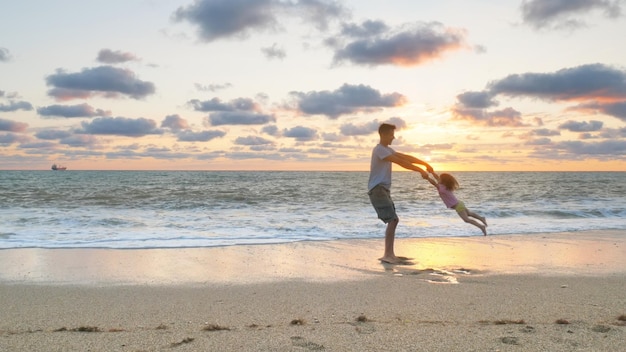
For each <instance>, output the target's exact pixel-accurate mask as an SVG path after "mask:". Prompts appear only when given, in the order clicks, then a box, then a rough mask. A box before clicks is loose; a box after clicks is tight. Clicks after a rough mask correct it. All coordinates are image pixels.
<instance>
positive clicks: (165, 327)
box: [154, 323, 167, 330]
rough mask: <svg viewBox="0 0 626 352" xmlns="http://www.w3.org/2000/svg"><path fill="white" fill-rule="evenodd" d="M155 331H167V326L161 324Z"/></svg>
mask: <svg viewBox="0 0 626 352" xmlns="http://www.w3.org/2000/svg"><path fill="white" fill-rule="evenodd" d="M154 329H155V330H167V325H165V324H163V323H161V324H159V326H157V327H156V328H154Z"/></svg>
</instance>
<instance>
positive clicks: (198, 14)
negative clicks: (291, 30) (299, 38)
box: [172, 0, 346, 42]
mask: <svg viewBox="0 0 626 352" xmlns="http://www.w3.org/2000/svg"><path fill="white" fill-rule="evenodd" d="M345 13H346V11H345V10H344V8H343V7H342V6H341V5H340V4H339V3H338V2H336V1H325V0H296V1H279V0H196V1H194V3H193V4H191V5H189V6H186V7H179V8H178V9H177V10H176V11H175V12H174V14H173V15H172V18H173V19H174V20H175V21H179V22H181V21H186V22H189V23H191V24H192V25H194V26H196V27H197V29H198V35H199V37H200V39H201V40H202V41H205V42H211V41H214V40H217V39H223V38H232V37H234V38H246V37H247V36H248V35H249V34H250V33H251V32H255V31H258V32H261V31H270V30H277V29H278V28H279V23H281V22H284V21H281V20H280V19H279V18H278V16H280V15H287V16H293V17H298V18H301V19H303V20H304V21H305V22H307V23H313V24H314V25H315V26H316V28H318V29H320V30H324V29H326V28H327V26H328V23H329V22H330V21H332V20H333V19H335V18H338V17H341V16H343V15H344V14H345Z"/></svg>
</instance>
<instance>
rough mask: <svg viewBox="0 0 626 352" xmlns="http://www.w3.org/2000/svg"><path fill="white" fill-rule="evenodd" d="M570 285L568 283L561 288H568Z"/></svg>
mask: <svg viewBox="0 0 626 352" xmlns="http://www.w3.org/2000/svg"><path fill="white" fill-rule="evenodd" d="M568 287H569V286H567V285H561V288H568Z"/></svg>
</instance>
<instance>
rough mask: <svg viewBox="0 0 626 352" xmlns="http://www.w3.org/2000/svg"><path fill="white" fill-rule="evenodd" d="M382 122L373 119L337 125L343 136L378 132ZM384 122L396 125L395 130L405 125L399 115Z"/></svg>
mask: <svg viewBox="0 0 626 352" xmlns="http://www.w3.org/2000/svg"><path fill="white" fill-rule="evenodd" d="M382 123H383V122H380V121H378V120H374V121H372V122H366V123H363V124H361V125H355V124H352V123H346V124H343V125H341V127H339V131H340V132H341V134H342V135H344V136H367V135H370V134H372V133H378V127H380V125H381V124H382ZM384 123H388V124H392V125H394V126H396V129H397V130H401V129H403V128H405V127H406V122H405V121H404V120H403V119H401V118H399V117H392V118H390V119H388V120H386V121H384Z"/></svg>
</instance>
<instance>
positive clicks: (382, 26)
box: [341, 20, 389, 38]
mask: <svg viewBox="0 0 626 352" xmlns="http://www.w3.org/2000/svg"><path fill="white" fill-rule="evenodd" d="M388 30H389V26H387V24H386V23H385V22H383V21H373V20H366V21H363V22H362V23H361V24H355V23H343V24H342V25H341V35H342V36H346V37H352V38H369V37H372V36H376V35H381V34H384V33H385V32H386V31H388Z"/></svg>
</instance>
